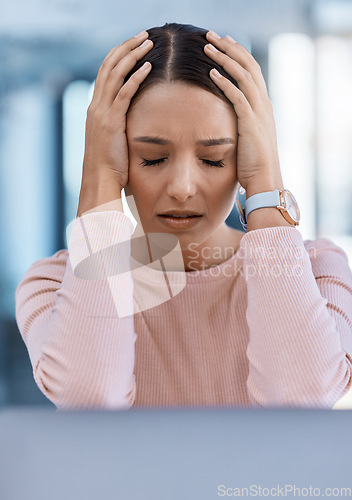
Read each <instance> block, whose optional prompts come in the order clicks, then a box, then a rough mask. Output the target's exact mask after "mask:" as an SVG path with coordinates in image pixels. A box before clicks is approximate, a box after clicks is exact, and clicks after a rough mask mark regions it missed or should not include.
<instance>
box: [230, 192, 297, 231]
mask: <svg viewBox="0 0 352 500" xmlns="http://www.w3.org/2000/svg"><path fill="white" fill-rule="evenodd" d="M242 190H243V188H242ZM236 207H237V211H238V214H239V218H240V222H241V224H242V227H243V229H244V230H245V231H247V220H248V215H249V214H250V213H251V212H252V211H253V210H257V208H263V207H275V208H277V209H278V210H280V212H281V214H282V215H283V217H284V218H285V219H286V220H287V222H289V223H290V224H293V225H294V226H293V227H295V226H298V225H299V221H300V211H299V207H298V203H297V201H296V198H295V197H294V196H293V194H292V193H291V191H289V190H288V189H275V191H265V192H263V193H257V194H254V195H252V196H250V197H249V198H248V199H247V200H246V201H245V203H244V206H243V207H242V205H241V203H240V201H239V200H238V199H237V198H236Z"/></svg>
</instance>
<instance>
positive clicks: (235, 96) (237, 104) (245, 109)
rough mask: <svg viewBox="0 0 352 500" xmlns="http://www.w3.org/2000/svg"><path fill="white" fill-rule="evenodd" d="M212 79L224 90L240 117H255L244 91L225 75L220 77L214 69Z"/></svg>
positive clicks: (211, 72)
mask: <svg viewBox="0 0 352 500" xmlns="http://www.w3.org/2000/svg"><path fill="white" fill-rule="evenodd" d="M209 75H210V77H211V79H212V80H213V81H214V82H215V83H216V85H217V86H218V87H219V88H220V89H221V90H222V91H223V92H224V94H225V95H226V97H227V98H228V99H229V101H231V102H232V104H233V107H234V110H235V113H236V115H237V116H238V119H244V118H248V117H251V118H253V110H252V107H251V105H250V103H249V102H248V100H247V98H246V96H245V95H244V93H243V92H242V91H241V90H240V89H238V88H237V87H236V86H235V85H233V83H232V82H230V80H228V79H227V78H226V77H225V76H223V75H220V77H218V76H217V75H216V73H215V72H214V69H212V70H211V71H210V72H209Z"/></svg>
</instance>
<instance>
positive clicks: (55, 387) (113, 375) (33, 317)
mask: <svg viewBox="0 0 352 500" xmlns="http://www.w3.org/2000/svg"><path fill="white" fill-rule="evenodd" d="M133 231H134V226H133V224H132V222H131V220H130V219H129V217H128V216H127V215H126V214H124V213H122V212H119V211H105V212H96V213H90V214H86V215H83V216H82V217H80V218H78V219H76V220H75V221H74V222H73V226H72V232H71V236H70V238H69V244H68V247H69V250H65V249H64V250H60V251H58V252H56V253H55V254H54V255H53V256H51V257H48V258H43V259H40V260H38V261H36V262H34V263H33V264H32V266H31V267H30V268H29V269H28V271H27V272H26V273H25V275H24V277H23V279H22V280H21V282H20V283H19V284H18V287H17V289H16V319H17V324H18V327H19V330H20V333H21V335H22V338H23V340H24V342H25V344H26V347H27V350H28V353H29V357H30V361H31V364H32V367H33V375H34V379H35V381H36V383H37V385H38V387H39V389H40V390H41V391H42V392H43V394H44V395H45V396H46V397H47V398H48V399H49V400H50V401H52V402H53V403H54V404H55V405H56V407H57V408H58V409H73V408H102V409H129V408H130V407H132V406H133V407H171V406H173V407H177V406H179V407H186V406H188V407H190V406H193V407H194V406H198V407H209V406H213V407H214V406H233V407H258V408H261V407H301V408H302V407H306V408H307V407H311V408H312V407H313V408H332V407H333V406H334V405H335V403H336V402H337V401H338V400H339V399H340V398H341V397H342V396H343V395H344V394H345V393H346V392H347V391H348V390H349V389H350V388H351V386H352V378H351V373H352V273H351V270H350V268H349V266H348V260H347V256H346V254H345V252H344V251H343V250H342V249H341V248H340V247H338V246H336V245H335V244H334V243H333V242H332V241H331V240H328V239H319V240H315V241H314V240H305V241H303V239H302V235H301V233H300V232H299V230H298V229H297V228H293V227H287V226H283V227H272V228H263V229H258V230H253V231H250V232H248V233H246V234H245V235H244V236H243V238H242V239H241V244H240V247H239V249H238V251H237V252H236V253H235V254H234V255H233V256H232V257H231V258H230V259H227V260H226V261H224V262H223V263H222V264H220V265H218V266H215V267H213V268H208V269H203V270H201V271H191V272H183V271H166V272H165V271H164V270H163V268H162V267H160V266H161V264H162V263H161V262H160V261H159V263H158V262H154V263H153V264H152V266H151V267H146V266H142V265H139V267H138V262H137V261H135V260H134V259H132V258H131V259H129V255H130V248H131V236H132V234H133ZM122 242H125V243H124V245H121V246H118V245H116V243H122ZM113 245H114V246H113ZM109 248H110V250H109ZM112 248H115V249H116V248H119V249H120V250H119V252H120V253H119V254H117V253H115V254H113V253H112V252H111V249H112ZM107 249H108V250H107ZM109 252H110V253H109ZM93 254H94V257H89V256H90V255H93ZM126 255H127V259H126ZM117 261H119V263H120V264H121V267H119V269H117V267H118V266H116V262H117ZM165 261H166V258H165ZM130 263H133V266H132V267H131V266H130ZM158 265H159V268H158ZM82 266H83V267H82ZM134 266H135V267H134ZM124 271H125V272H124ZM74 273H75V274H74ZM87 277H89V278H90V279H84V278H87Z"/></svg>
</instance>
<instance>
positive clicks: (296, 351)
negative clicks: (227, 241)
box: [241, 227, 351, 408]
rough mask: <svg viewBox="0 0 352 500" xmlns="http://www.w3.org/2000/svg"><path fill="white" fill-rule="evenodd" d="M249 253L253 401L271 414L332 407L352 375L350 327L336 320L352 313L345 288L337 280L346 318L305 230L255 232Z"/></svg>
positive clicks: (246, 247)
mask: <svg viewBox="0 0 352 500" xmlns="http://www.w3.org/2000/svg"><path fill="white" fill-rule="evenodd" d="M241 247H242V250H243V252H244V256H245V258H244V267H243V271H244V276H245V279H246V283H247V291H248V309H247V321H248V328H249V337H250V339H249V344H248V348H247V356H248V359H249V377H248V380H247V388H248V391H249V394H250V397H251V400H255V401H256V402H257V404H259V405H261V406H264V407H270V406H298V407H324V408H332V407H333V405H334V404H335V403H336V402H337V401H338V400H339V399H340V397H341V396H342V394H344V391H345V390H346V387H347V386H348V384H349V383H350V382H349V380H350V376H351V362H350V361H349V359H350V358H349V359H348V358H347V357H346V352H345V349H344V348H343V347H342V344H341V339H344V338H348V336H349V335H350V333H349V332H350V330H349V324H348V323H347V322H343V321H339V323H338V322H336V321H334V316H336V317H339V316H342V319H343V316H344V312H343V311H348V310H349V309H348V307H347V305H346V306H345V304H344V303H343V302H342V297H343V295H342V293H343V290H344V289H343V288H342V287H341V286H339V285H338V284H336V282H337V281H338V280H337V278H335V279H332V280H331V285H330V286H331V287H333V286H334V287H335V288H334V298H332V299H331V300H332V303H335V304H337V306H338V307H337V308H336V309H337V311H339V312H336V311H335V310H334V309H332V310H331V311H330V309H329V308H328V304H327V302H328V301H327V300H326V298H324V297H323V296H322V295H321V293H320V291H319V288H318V286H317V282H316V278H315V276H314V274H313V272H312V266H311V261H310V258H309V255H308V253H307V251H306V249H305V246H304V244H303V240H302V236H301V233H300V232H299V231H291V230H290V231H288V229H286V228H282V227H279V228H275V229H273V230H268V231H253V232H251V233H249V234H247V235H245V236H244V237H243V238H242V240H241ZM327 262H328V261H327ZM323 274H324V272H323ZM346 276H347V273H346ZM346 279H347V278H346Z"/></svg>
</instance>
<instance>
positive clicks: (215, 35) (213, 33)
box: [209, 30, 221, 39]
mask: <svg viewBox="0 0 352 500" xmlns="http://www.w3.org/2000/svg"><path fill="white" fill-rule="evenodd" d="M209 35H211V36H213V37H214V38H217V39H220V38H221V36H219V35H218V34H217V33H215V31H213V30H209Z"/></svg>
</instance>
